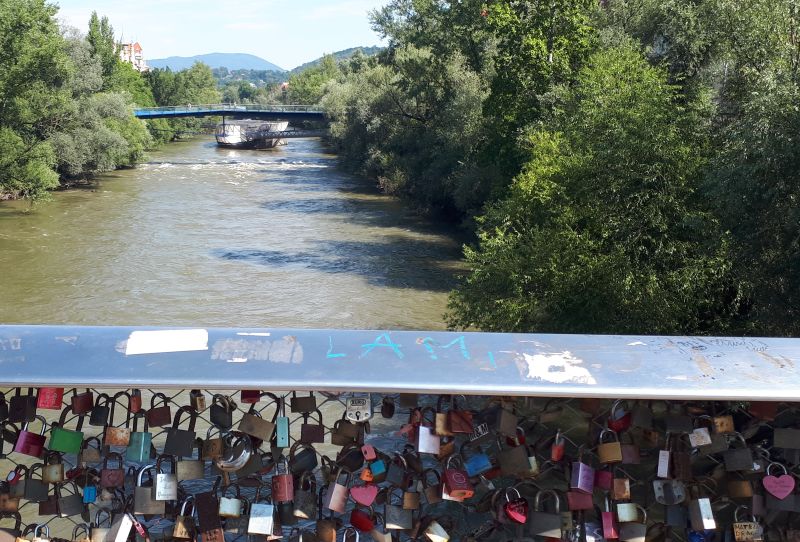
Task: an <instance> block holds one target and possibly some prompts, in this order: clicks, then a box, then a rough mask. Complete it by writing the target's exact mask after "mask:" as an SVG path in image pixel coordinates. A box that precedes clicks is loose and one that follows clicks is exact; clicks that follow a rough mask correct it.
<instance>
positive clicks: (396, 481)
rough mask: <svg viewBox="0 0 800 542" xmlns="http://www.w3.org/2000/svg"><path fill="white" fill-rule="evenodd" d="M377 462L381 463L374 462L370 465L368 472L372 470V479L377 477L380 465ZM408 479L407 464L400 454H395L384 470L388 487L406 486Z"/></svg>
mask: <svg viewBox="0 0 800 542" xmlns="http://www.w3.org/2000/svg"><path fill="white" fill-rule="evenodd" d="M379 461H380V462H381V463H382V460H376V461H373V462H372V463H370V470H372V475H373V477H375V476H378V473H379V472H380V466H381V465H380V464H379ZM408 478H409V472H408V463H407V462H406V459H405V457H403V456H402V454H399V453H397V452H395V453H394V456H393V458H392V460H391V462H390V463H389V465H388V467H387V468H386V478H385V479H386V481H387V482H388V483H389V484H390V485H393V486H397V487H404V486H405V485H407V484H408Z"/></svg>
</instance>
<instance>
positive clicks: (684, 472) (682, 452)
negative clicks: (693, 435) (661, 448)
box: [670, 434, 693, 482]
mask: <svg viewBox="0 0 800 542" xmlns="http://www.w3.org/2000/svg"><path fill="white" fill-rule="evenodd" d="M688 440H689V439H688V437H687V435H686V434H681V435H678V436H677V437H676V438H675V439H673V442H674V444H675V448H674V449H673V450H672V452H671V453H670V462H671V465H670V474H671V477H672V478H675V479H676V480H683V481H685V482H690V481H691V480H692V478H693V474H692V456H691V453H690V452H689V448H688Z"/></svg>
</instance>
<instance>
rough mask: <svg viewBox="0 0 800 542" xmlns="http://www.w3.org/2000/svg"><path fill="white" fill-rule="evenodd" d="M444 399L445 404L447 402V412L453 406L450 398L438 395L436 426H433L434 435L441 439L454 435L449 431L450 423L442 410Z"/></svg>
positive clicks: (446, 413) (446, 414) (445, 412)
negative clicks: (434, 429) (434, 428)
mask: <svg viewBox="0 0 800 542" xmlns="http://www.w3.org/2000/svg"><path fill="white" fill-rule="evenodd" d="M445 398H447V402H448V405H449V407H448V410H449V409H450V408H452V405H453V398H452V396H445V395H440V396H439V399H438V400H437V402H436V424H435V427H436V431H435V433H436V434H437V435H439V436H441V437H448V436H450V437H451V436H453V435H454V434H455V433H453V432H452V431H451V430H450V421H449V419H448V412H447V411H445V410H444V400H445Z"/></svg>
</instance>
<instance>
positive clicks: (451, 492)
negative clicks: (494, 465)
mask: <svg viewBox="0 0 800 542" xmlns="http://www.w3.org/2000/svg"><path fill="white" fill-rule="evenodd" d="M454 461H455V462H457V463H458V464H457V465H452V464H453V462H454ZM442 485H443V488H444V491H445V492H446V494H447V495H448V496H449V497H450V498H451V499H455V500H464V499H469V498H470V497H472V496H473V495H474V494H475V488H474V487H472V484H470V483H469V476H468V475H467V471H465V470H464V468H463V466H462V465H461V458H460V456H457V455H451V456H450V457H448V458H447V463H446V464H445V468H444V480H443V484H442Z"/></svg>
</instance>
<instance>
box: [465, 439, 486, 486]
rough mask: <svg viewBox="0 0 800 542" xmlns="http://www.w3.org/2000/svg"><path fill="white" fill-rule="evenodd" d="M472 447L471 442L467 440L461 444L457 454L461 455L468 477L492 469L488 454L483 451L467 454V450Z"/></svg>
mask: <svg viewBox="0 0 800 542" xmlns="http://www.w3.org/2000/svg"><path fill="white" fill-rule="evenodd" d="M472 449H473V448H472V443H470V442H469V441H467V442H465V443H464V444H462V445H461V449H460V450H459V455H460V456H461V457H462V459H463V462H464V463H463V464H464V470H466V471H467V475H468V476H469V477H470V478H472V477H475V476H478V475H480V474H483V473H485V472H487V471H489V470H491V469H492V461H491V460H490V459H489V456H488V455H487V454H485V453H484V452H483V451H478V452H477V453H472V454H468V453H467V452H468V451H469V450H472Z"/></svg>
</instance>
